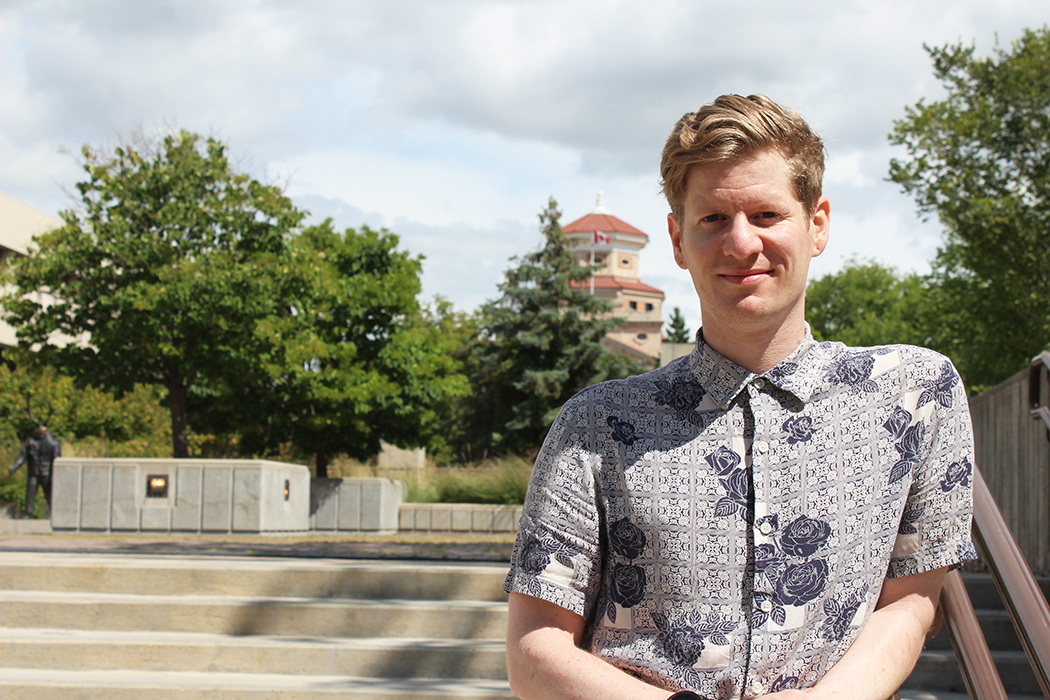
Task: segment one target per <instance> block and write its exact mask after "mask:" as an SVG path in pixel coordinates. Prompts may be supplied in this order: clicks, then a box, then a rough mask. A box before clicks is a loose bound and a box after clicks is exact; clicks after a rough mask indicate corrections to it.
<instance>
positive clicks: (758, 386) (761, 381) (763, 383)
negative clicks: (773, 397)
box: [751, 377, 766, 390]
mask: <svg viewBox="0 0 1050 700" xmlns="http://www.w3.org/2000/svg"><path fill="white" fill-rule="evenodd" d="M751 384H752V386H754V387H755V388H756V389H759V390H761V389H763V388H765V386H766V380H765V379H763V378H762V377H759V378H758V379H756V380H755V381H753V382H751Z"/></svg>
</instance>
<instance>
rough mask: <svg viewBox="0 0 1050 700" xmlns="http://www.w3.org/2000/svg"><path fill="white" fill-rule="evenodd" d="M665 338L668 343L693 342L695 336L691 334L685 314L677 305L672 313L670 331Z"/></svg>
mask: <svg viewBox="0 0 1050 700" xmlns="http://www.w3.org/2000/svg"><path fill="white" fill-rule="evenodd" d="M664 340H665V341H666V342H668V343H691V342H693V337H692V336H691V335H689V329H688V328H686V326H685V316H683V315H682V310H681V309H680V308H678V307H677V306H676V307H674V313H672V314H671V322H670V332H669V333H667V335H665V336H664Z"/></svg>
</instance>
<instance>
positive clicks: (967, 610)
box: [941, 571, 1007, 700]
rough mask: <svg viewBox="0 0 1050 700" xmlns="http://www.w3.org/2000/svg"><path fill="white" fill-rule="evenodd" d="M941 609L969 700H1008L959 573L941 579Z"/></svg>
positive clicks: (949, 574) (952, 572)
mask: <svg viewBox="0 0 1050 700" xmlns="http://www.w3.org/2000/svg"><path fill="white" fill-rule="evenodd" d="M941 610H942V611H943V612H944V625H945V627H947V628H948V638H949V639H951V642H952V647H953V648H954V649H955V656H956V658H957V659H958V660H959V669H960V670H961V671H962V675H963V682H964V683H966V690H967V691H968V692H969V695H970V697H971V698H972V699H973V700H1007V695H1006V691H1005V690H1004V689H1003V681H1002V679H1001V678H1000V677H999V671H998V669H996V668H995V662H994V661H992V652H990V651H989V650H988V642H987V641H985V639H984V633H983V632H982V631H981V625H980V624H979V623H978V622H977V615H976V614H975V613H974V611H973V603H972V602H971V601H970V595H969V594H968V593H967V592H966V586H965V585H964V584H963V580H962V576H961V575H960V574H959V572H958V571H950V572H948V575H947V576H945V577H944V587H943V588H941Z"/></svg>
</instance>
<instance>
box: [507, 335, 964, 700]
mask: <svg viewBox="0 0 1050 700" xmlns="http://www.w3.org/2000/svg"><path fill="white" fill-rule="evenodd" d="M972 464H973V438H972V433H971V427H970V416H969V412H968V409H967V402H966V395H965V392H964V390H963V387H962V382H961V381H960V379H959V376H958V374H957V373H956V371H955V369H954V367H952V365H951V363H950V362H949V361H948V360H947V359H946V358H944V357H943V356H941V355H938V354H937V353H934V352H932V351H930V350H926V349H923V348H917V347H911V346H905V345H895V346H885V347H875V348H849V347H846V346H845V345H842V344H841V343H817V342H815V341H814V340H813V338H812V336H811V335H809V333H808V332H807V334H806V338H805V339H804V340H803V342H802V343H801V345H800V346H799V347H798V348H797V349H796V351H795V352H794V353H793V354H792V355H791V356H790V357H788V358H787V359H785V360H784V361H783V362H781V363H780V364H779V365H777V366H776V367H774V368H773V369H771V370H770V371H768V372H766V373H764V374H762V375H756V374H753V373H750V372H748V371H747V370H744V369H742V368H741V367H739V366H737V365H736V364H734V363H733V362H731V361H729V360H727V359H726V358H724V357H722V356H721V355H719V354H718V353H716V352H715V351H714V350H712V349H711V348H710V347H708V346H707V345H706V344H705V343H704V342H703V337H702V333H698V338H697V347H696V349H695V350H694V351H693V353H692V354H691V355H689V356H688V357H684V358H681V359H679V360H675V361H674V362H671V363H670V364H668V365H667V366H665V367H662V368H660V369H657V370H654V371H652V372H649V373H647V374H644V375H640V376H637V377H630V378H628V379H624V380H618V381H611V382H604V383H602V384H598V385H595V386H593V387H590V388H588V389H586V390H584V391H582V392H580V393H579V394H578V395H577V396H575V397H574V398H573V399H572V400H570V401H569V402H568V403H566V405H565V406H564V408H563V409H562V412H561V415H560V416H559V417H558V419H557V420H556V421H555V423H554V425H553V426H552V428H551V430H550V433H549V434H548V436H547V439H546V441H545V442H544V445H543V449H542V450H541V452H540V454H539V456H538V457H537V460H536V464H535V467H534V469H533V475H532V482H531V484H530V486H529V492H528V496H527V497H526V501H525V510H524V515H523V516H522V519H521V523H520V529H519V533H518V539H517V543H516V545H515V548H514V554H513V557H512V561H511V570H510V573H509V574H508V576H507V580H506V582H505V584H504V588H505V590H507V591H508V592H511V591H513V592H518V593H525V594H528V595H530V596H535V597H537V598H541V599H544V600H547V601H550V602H553V603H556V604H557V605H560V606H562V607H564V608H567V609H568V610H571V611H573V612H576V613H578V614H580V615H582V616H584V617H585V618H586V619H587V621H588V627H587V629H588V635H587V638H586V639H585V641H584V647H585V648H588V649H589V650H590V651H591V652H593V653H594V654H597V655H598V656H600V657H602V658H604V659H606V660H608V661H609V662H611V663H613V664H615V665H617V666H619V667H621V668H623V669H625V670H627V671H629V672H631V673H634V674H635V675H637V676H639V677H641V678H643V679H645V680H647V681H649V682H650V683H653V684H655V685H658V686H661V687H665V688H667V689H669V690H677V689H688V690H692V691H694V692H697V693H699V694H701V695H703V696H704V697H706V698H711V699H712V700H716V699H717V700H726V699H728V698H738V697H745V698H747V697H753V696H757V695H762V694H765V693H769V692H775V691H778V690H783V689H786V688H804V687H808V686H811V685H813V684H815V683H816V682H817V681H818V680H819V679H820V678H821V677H822V676H823V675H824V673H825V672H827V670H828V669H829V668H831V666H832V665H833V664H834V663H835V662H836V661H838V659H839V658H841V657H842V655H843V654H844V653H845V651H846V649H847V648H848V647H849V645H850V643H851V642H852V641H853V639H854V638H855V637H856V636H857V633H858V632H859V630H860V628H861V626H862V625H863V624H864V622H865V621H866V620H867V618H868V616H869V615H870V614H871V611H872V610H873V608H874V606H875V603H876V601H877V600H878V597H879V592H880V589H881V586H882V582H883V580H884V579H885V578H886V577H887V576H888V577H895V576H906V575H909V574H916V573H921V572H924V571H929V570H932V569H935V568H939V567H942V566H948V565H956V564H958V563H959V562H962V561H965V560H967V559H972V558H974V557H975V556H976V555H975V552H974V549H973V545H972V544H971V541H970V520H971V509H972V505H971V473H972V466H971V465H972Z"/></svg>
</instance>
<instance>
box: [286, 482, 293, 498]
mask: <svg viewBox="0 0 1050 700" xmlns="http://www.w3.org/2000/svg"><path fill="white" fill-rule="evenodd" d="M291 492H292V482H291V481H289V480H288V479H285V480H284V500H286V501H287V500H288V495H289V494H290V493H291Z"/></svg>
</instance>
